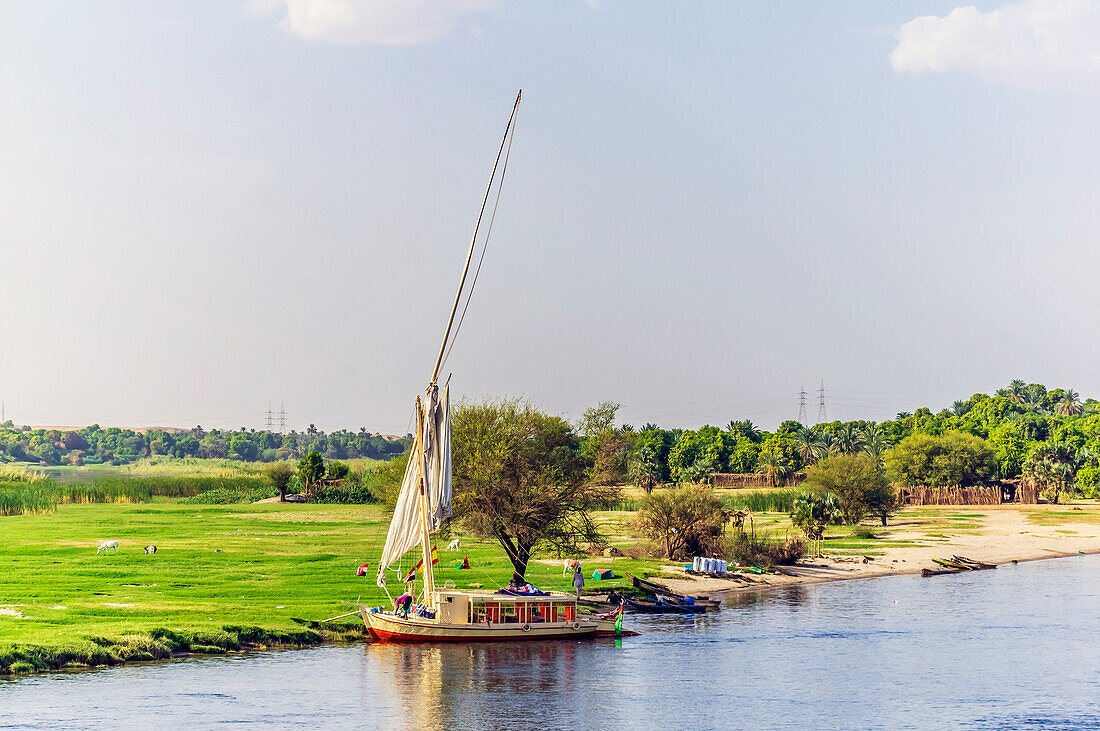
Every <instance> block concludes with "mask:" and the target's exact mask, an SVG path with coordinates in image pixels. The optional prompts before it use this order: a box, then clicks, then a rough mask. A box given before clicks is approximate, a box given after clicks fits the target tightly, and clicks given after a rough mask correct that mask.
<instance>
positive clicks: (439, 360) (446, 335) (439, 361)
mask: <svg viewBox="0 0 1100 731" xmlns="http://www.w3.org/2000/svg"><path fill="white" fill-rule="evenodd" d="M522 97H523V89H520V90H519V93H518V94H516V103H515V104H513V105H512V114H511V116H509V117H508V126H507V127H505V128H504V138H503V139H502V140H501V141H500V149H499V150H497V158H496V160H495V161H494V162H493V172H492V174H491V175H490V176H489V184H488V185H486V186H485V196H484V197H483V198H482V199H481V210H480V211H478V214H477V223H476V224H475V225H474V235H473V236H471V237H470V248H469V250H468V251H467V252H466V264H465V265H464V266H463V267H462V277H461V278H460V279H459V280H458V291H457V292H455V301H454V304H453V305H451V317H450V318H449V319H448V320H447V329H446V330H445V331H444V332H443V343H442V344H441V345H440V346H439V355H438V356H436V359H435V368H433V369H432V379H431V381H429V382H428V383H429V387H431V386H434V385H435V383H436V380H437V379H438V378H439V368H440V366H442V365H443V354H444V353H445V352H446V350H447V341H448V340H450V337H451V326H452V325H453V324H454V321H455V313H457V312H458V303H459V302H460V301H461V300H462V290H463V288H464V287H465V286H466V275H468V274H469V273H470V260H471V259H473V258H474V245H475V244H477V234H478V231H479V230H480V229H481V219H482V218H483V217H484V216H485V206H486V205H488V203H489V193H491V192H492V190H493V181H494V180H496V177H497V166H498V165H499V164H500V156H501V155H502V154H503V153H504V145H505V143H507V142H508V136H509V135H510V134H511V132H512V123H513V122H514V121H515V119H516V112H517V111H519V101H520V99H521V98H522Z"/></svg>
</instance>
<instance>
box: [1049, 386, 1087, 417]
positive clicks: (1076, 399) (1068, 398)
mask: <svg viewBox="0 0 1100 731" xmlns="http://www.w3.org/2000/svg"><path fill="white" fill-rule="evenodd" d="M1081 411H1082V408H1081V398H1080V396H1078V395H1077V392H1076V391H1074V390H1073V389H1072V388H1067V389H1066V390H1065V391H1064V392H1063V393H1062V397H1061V399H1059V400H1058V402H1057V403H1056V404H1055V406H1054V413H1056V414H1058V415H1059V416H1077V415H1078V414H1080V413H1081Z"/></svg>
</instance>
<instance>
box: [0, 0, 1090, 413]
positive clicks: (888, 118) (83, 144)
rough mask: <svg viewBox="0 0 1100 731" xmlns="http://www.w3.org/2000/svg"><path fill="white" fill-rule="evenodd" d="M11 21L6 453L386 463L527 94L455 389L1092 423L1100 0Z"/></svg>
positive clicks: (558, 405)
mask: <svg viewBox="0 0 1100 731" xmlns="http://www.w3.org/2000/svg"><path fill="white" fill-rule="evenodd" d="M0 8H3V11H4V12H3V17H4V20H5V22H4V23H3V24H0V165H2V166H3V169H4V171H5V174H4V175H3V176H2V177H0V206H2V211H3V213H2V215H0V263H2V267H0V273H2V278H0V282H2V287H3V291H2V294H0V321H2V322H3V323H4V324H5V326H6V328H5V330H6V332H5V336H6V337H5V344H6V347H5V348H4V349H3V352H2V354H0V399H2V400H3V401H4V403H5V410H6V416H7V418H10V419H13V420H14V421H16V423H29V424H51V425H72V426H78V425H87V424H91V423H99V424H101V425H104V426H107V425H118V426H175V427H190V426H194V425H196V424H201V425H202V426H203V427H205V428H211V427H223V428H237V427H240V426H245V427H249V428H257V429H259V428H263V426H264V424H265V420H266V413H265V412H266V408H267V405H268V403H269V402H270V403H271V404H272V406H273V409H274V410H275V411H276V412H278V410H279V408H280V404H285V406H286V411H287V414H288V424H287V428H288V429H290V428H295V429H298V430H299V431H300V430H302V429H304V428H305V427H306V426H307V425H308V424H310V423H313V424H316V425H317V426H318V427H320V428H323V429H325V430H333V429H339V428H348V429H353V430H357V429H358V428H359V427H366V428H367V429H368V430H369V431H371V432H376V433H389V434H404V433H405V432H406V431H407V430H408V429H407V427H408V424H409V417H410V415H411V404H412V400H413V398H414V396H415V395H416V394H417V393H420V392H421V391H422V390H423V387H424V385H425V382H426V380H427V378H428V376H429V375H430V369H431V365H432V362H433V360H434V357H435V353H436V349H437V348H438V347H439V339H440V338H441V336H442V330H443V326H444V324H445V319H446V315H447V312H448V309H449V307H450V301H451V298H452V297H453V296H454V287H455V285H456V284H457V278H458V274H459V269H460V267H461V264H462V259H463V257H464V256H465V247H466V244H467V242H468V238H469V236H470V233H471V231H472V229H473V224H474V219H475V217H476V215H477V208H478V205H479V203H480V198H481V195H482V192H483V187H484V184H485V180H486V178H487V176H488V173H489V168H490V166H491V164H492V161H493V156H494V155H495V153H496V147H497V145H498V144H499V137H500V134H501V133H502V132H503V127H504V123H505V121H506V119H507V115H508V112H509V110H510V109H511V103H512V100H513V98H514V95H515V93H516V90H517V89H519V88H521V87H522V88H523V90H524V101H523V104H522V105H521V107H520V111H519V119H518V128H517V133H516V137H515V144H514V146H513V148H512V155H511V161H510V166H509V170H508V179H507V181H506V184H505V188H504V192H503V196H502V198H501V204H500V211H499V214H498V216H497V219H496V223H495V227H494V231H493V238H492V241H491V242H490V245H489V249H488V253H487V256H486V260H485V265H484V268H483V270H482V272H481V278H480V280H479V283H478V291H477V294H476V296H475V298H474V300H473V304H472V305H471V307H470V311H469V315H468V316H467V318H466V322H465V324H464V325H463V330H462V333H461V337H460V339H459V340H458V343H457V345H456V346H455V348H454V352H453V355H452V356H451V358H450V361H449V362H448V364H447V371H448V372H449V373H453V377H452V387H453V389H454V392H455V394H456V395H457V396H459V397H463V396H464V397H468V398H473V399H480V398H484V397H499V396H526V397H528V398H530V399H531V400H532V401H533V402H535V403H536V404H538V405H540V406H541V407H542V408H544V409H545V410H547V411H549V412H552V413H557V414H562V415H564V416H566V417H568V418H571V419H575V418H576V417H578V416H579V415H580V413H581V412H582V411H583V410H584V408H586V407H588V406H591V405H593V404H595V403H597V402H599V401H602V400H612V401H617V402H621V403H622V404H623V408H622V410H621V412H620V420H621V421H623V422H627V423H633V424H635V425H640V424H643V423H645V422H650V421H652V422H656V423H659V424H661V425H662V426H666V427H678V426H679V427H695V426H699V425H701V424H704V423H713V424H718V425H722V424H725V423H726V422H727V421H728V420H730V419H743V418H750V419H752V420H753V421H754V422H755V423H758V424H761V425H763V426H764V427H767V428H772V427H774V426H775V425H776V424H778V423H779V422H781V421H783V420H784V419H793V418H795V417H796V416H797V414H798V392H799V389H800V388H801V387H805V389H806V391H807V393H808V399H807V413H808V416H809V421H810V422H813V421H815V420H816V417H817V388H818V384H819V381H820V380H821V379H822V378H824V381H825V390H826V408H827V412H828V414H827V415H828V418H829V419H830V420H831V419H834V418H839V419H845V420H847V419H873V420H882V419H886V418H891V417H892V416H893V415H894V414H895V413H896V412H898V411H912V410H914V409H915V408H917V407H919V406H929V407H930V408H933V409H934V410H938V409H940V408H944V407H946V406H949V405H950V403H951V402H952V401H953V400H954V399H965V398H967V397H969V396H970V395H971V394H973V393H976V392H985V393H992V392H993V391H994V390H996V389H997V388H999V387H1001V386H1004V385H1006V384H1007V383H1008V382H1009V380H1011V379H1012V378H1023V379H1025V380H1027V381H1033V382H1039V383H1044V384H1046V385H1047V386H1048V387H1051V388H1055V387H1061V388H1074V389H1076V390H1077V391H1079V392H1080V393H1081V395H1082V398H1085V397H1088V396H1096V395H1100V373H1097V371H1096V369H1095V368H1094V367H1092V364H1093V362H1095V361H1096V360H1097V359H1098V358H1100V342H1097V340H1096V339H1095V338H1092V337H1090V336H1089V334H1090V332H1092V330H1091V326H1090V324H1089V323H1091V322H1092V320H1091V317H1092V314H1091V313H1092V312H1093V310H1094V309H1095V297H1094V296H1093V291H1092V280H1093V279H1094V278H1095V272H1096V271H1097V265H1098V264H1100V249H1098V248H1097V246H1096V245H1095V244H1096V242H1095V239H1096V231H1098V230H1100V205H1097V201H1100V172H1098V171H1100V136H1098V135H1097V134H1096V131H1095V130H1096V129H1097V128H1098V127H1100V64H1098V63H1097V61H1096V59H1097V58H1100V0H1023V2H1003V1H998V2H979V3H976V4H975V6H974V7H970V6H966V7H959V6H958V4H957V3H952V2H910V1H901V2H897V3H890V4H868V3H853V2H836V3H828V4H825V3H809V2H802V3H789V4H782V5H778V4H770V3H767V4H762V3H742V2H728V3H695V4H691V5H689V6H676V7H675V8H672V7H667V6H664V5H662V4H658V3H627V2H615V1H613V0H588V1H587V2H584V1H581V0H576V1H575V2H561V3H551V4H538V5H524V4H519V3H514V2H508V1H507V0H499V1H498V2H493V1H491V0H414V1H413V2H397V1H396V0H376V1H375V2H371V3H354V2H352V0H324V1H323V2H322V1H321V0H283V1H281V2H280V1H279V0H250V1H249V0H240V2H229V3H214V2H194V3H188V4H182V3H170V2H150V3H142V4H130V3H122V2H106V3H98V4H95V5H90V4H89V5H84V4H67V3H61V2H34V3H29V2H15V1H13V2H5V3H3V4H0Z"/></svg>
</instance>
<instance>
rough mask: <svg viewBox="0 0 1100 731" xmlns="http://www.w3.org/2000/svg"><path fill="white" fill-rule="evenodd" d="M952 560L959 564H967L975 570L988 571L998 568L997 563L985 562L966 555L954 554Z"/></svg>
mask: <svg viewBox="0 0 1100 731" xmlns="http://www.w3.org/2000/svg"><path fill="white" fill-rule="evenodd" d="M951 560H952V561H954V562H955V563H957V564H961V565H963V566H966V567H967V568H970V569H971V570H973V571H986V570H988V569H995V568H997V564H995V563H983V562H982V561H975V560H974V559H972V558H967V557H966V556H952V557H951Z"/></svg>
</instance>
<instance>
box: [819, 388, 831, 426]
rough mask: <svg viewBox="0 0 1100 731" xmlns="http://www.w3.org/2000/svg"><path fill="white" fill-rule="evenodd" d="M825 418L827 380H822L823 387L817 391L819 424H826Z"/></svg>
mask: <svg viewBox="0 0 1100 731" xmlns="http://www.w3.org/2000/svg"><path fill="white" fill-rule="evenodd" d="M826 421H828V419H827V418H826V417H825V379H824V378H822V379H821V386H820V387H819V388H818V389H817V423H819V424H824V423H825V422H826Z"/></svg>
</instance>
